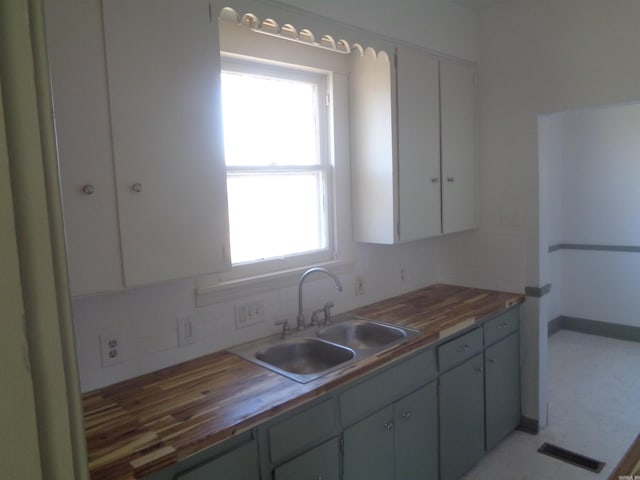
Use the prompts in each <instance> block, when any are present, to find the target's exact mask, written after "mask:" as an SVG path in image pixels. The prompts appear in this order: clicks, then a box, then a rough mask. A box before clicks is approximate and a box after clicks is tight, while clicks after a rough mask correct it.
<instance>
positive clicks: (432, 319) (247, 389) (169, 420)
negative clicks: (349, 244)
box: [83, 285, 524, 480]
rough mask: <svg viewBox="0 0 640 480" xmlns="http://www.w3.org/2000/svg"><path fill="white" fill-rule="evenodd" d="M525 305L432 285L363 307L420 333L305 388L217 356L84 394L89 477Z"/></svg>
mask: <svg viewBox="0 0 640 480" xmlns="http://www.w3.org/2000/svg"><path fill="white" fill-rule="evenodd" d="M523 301H524V296H523V295H520V294H515V293H503V292H496V291H489V290H479V289H473V288H465V287H458V286H451V285H433V286H430V287H427V288H423V289H420V290H417V291H414V292H411V293H407V294H404V295H401V296H398V297H394V298H390V299H387V300H383V301H381V302H377V303H375V304H372V305H369V306H366V307H363V308H359V309H357V310H354V311H352V312H350V313H354V314H357V315H361V316H364V317H367V318H371V319H376V320H382V321H385V322H389V323H395V324H398V325H400V326H404V327H411V328H415V329H417V330H420V331H421V332H422V335H419V336H417V337H415V338H412V339H411V340H408V341H407V342H405V343H403V344H400V345H397V346H395V347H392V348H390V349H388V350H385V351H383V352H381V353H379V354H377V355H374V356H371V357H369V358H366V359H363V360H362V361H360V362H356V363H354V364H351V365H349V366H347V367H345V368H343V369H340V370H337V371H334V372H331V373H329V374H328V375H325V376H324V377H321V378H319V379H317V380H314V381H312V382H309V383H306V384H300V383H297V382H294V381H293V380H289V379H288V378H285V377H284V376H282V375H279V374H277V373H274V372H272V371H270V370H267V369H265V368H262V367H260V366H258V365H254V364H253V363H251V362H248V361H247V360H243V359H242V358H240V357H238V356H236V355H234V354H232V353H230V352H227V351H221V352H216V353H212V354H210V355H205V356H203V357H199V358H196V359H194V360H190V361H188V362H185V363H181V364H179V365H175V366H172V367H169V368H165V369H162V370H158V371H156V372H153V373H149V374H146V375H143V376H140V377H137V378H133V379H131V380H126V381H124V382H121V383H117V384H114V385H110V386H108V387H104V388H101V389H99V390H95V391H92V392H89V393H86V394H85V395H84V396H83V405H84V421H85V430H86V437H87V446H88V455H89V469H90V471H91V478H92V479H94V480H97V479H108V480H121V479H122V480H125V479H126V480H128V479H134V478H140V477H142V476H144V475H148V474H149V473H151V472H154V471H156V470H159V469H161V468H163V467H165V466H167V465H171V464H173V463H176V462H179V461H181V460H184V459H185V458H187V457H189V456H191V455H193V454H195V453H197V452H200V451H202V450H204V449H206V448H207V447H210V446H212V445H214V444H216V443H218V442H221V441H223V440H225V439H228V438H230V437H232V436H233V435H235V434H237V433H239V432H243V431H246V430H248V429H250V428H253V427H255V426H257V425H259V424H261V423H263V422H265V421H267V420H269V419H271V418H273V417H275V416H277V415H279V414H281V413H283V412H285V411H288V410H291V409H292V408H294V407H297V406H299V405H301V404H303V403H305V402H307V401H309V400H311V399H313V398H316V397H318V396H320V395H323V394H324V393H326V392H328V391H330V390H333V389H335V388H336V387H339V386H341V385H344V384H345V383H347V382H349V381H351V380H354V379H356V378H358V377H360V376H362V375H364V374H367V373H370V372H371V371H373V370H374V369H376V368H378V367H381V366H382V365H385V364H387V363H388V362H389V361H391V360H395V359H398V358H401V357H404V356H406V355H408V354H410V353H411V352H413V351H415V350H416V349H418V348H420V347H424V346H426V345H429V344H432V343H435V342H437V341H439V340H441V339H443V338H446V337H448V336H450V335H452V334H454V333H455V332H457V331H460V330H463V329H465V328H467V327H469V326H472V325H474V324H477V323H480V322H482V321H483V320H485V319H487V318H488V317H490V316H493V315H495V314H497V313H500V312H502V311H504V310H505V309H507V308H509V307H511V306H513V305H516V304H518V303H522V302H523Z"/></svg>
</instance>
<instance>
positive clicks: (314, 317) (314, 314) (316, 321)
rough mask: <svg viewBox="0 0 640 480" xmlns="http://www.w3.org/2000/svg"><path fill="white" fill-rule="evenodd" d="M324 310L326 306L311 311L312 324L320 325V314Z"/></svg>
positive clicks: (314, 325) (313, 325)
mask: <svg viewBox="0 0 640 480" xmlns="http://www.w3.org/2000/svg"><path fill="white" fill-rule="evenodd" d="M322 312H324V308H319V309H317V310H314V311H313V312H311V326H312V327H317V326H318V325H320V320H319V319H318V314H319V313H322Z"/></svg>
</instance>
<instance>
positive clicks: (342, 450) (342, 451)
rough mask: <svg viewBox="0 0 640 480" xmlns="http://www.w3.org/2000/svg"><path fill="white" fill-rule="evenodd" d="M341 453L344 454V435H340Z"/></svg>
mask: <svg viewBox="0 0 640 480" xmlns="http://www.w3.org/2000/svg"><path fill="white" fill-rule="evenodd" d="M339 445H340V453H341V454H343V455H344V437H340V444H339Z"/></svg>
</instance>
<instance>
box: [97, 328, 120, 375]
mask: <svg viewBox="0 0 640 480" xmlns="http://www.w3.org/2000/svg"><path fill="white" fill-rule="evenodd" d="M122 354H123V350H122V336H121V335H120V332H109V333H103V334H100V363H101V365H102V368H104V367H110V366H111V365H117V364H118V363H122V361H123V356H122Z"/></svg>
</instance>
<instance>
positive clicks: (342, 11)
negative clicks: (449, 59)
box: [282, 0, 478, 61]
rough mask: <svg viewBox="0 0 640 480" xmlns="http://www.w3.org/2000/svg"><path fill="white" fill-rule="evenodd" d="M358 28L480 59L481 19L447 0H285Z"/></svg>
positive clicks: (441, 50)
mask: <svg viewBox="0 0 640 480" xmlns="http://www.w3.org/2000/svg"><path fill="white" fill-rule="evenodd" d="M282 3H286V4H289V5H292V6H295V7H299V8H302V9H305V10H308V11H309V12H313V13H316V14H318V15H322V16H325V17H328V18H331V19H334V20H338V21H340V22H344V23H347V24H350V25H353V26H356V27H359V28H364V29H366V30H369V31H372V32H376V33H378V34H381V35H386V36H388V37H391V38H395V39H400V40H403V41H405V42H409V43H414V44H416V45H419V46H422V47H425V48H429V49H431V50H435V51H438V52H439V53H443V54H448V55H452V56H455V57H459V58H464V59H466V60H472V61H475V60H477V58H478V21H477V15H476V14H475V13H473V12H472V11H471V10H468V9H466V8H463V7H460V6H459V5H455V4H453V3H451V2H449V1H448V0H395V1H393V2H390V1H388V0H368V1H367V2H363V1H362V0H323V1H317V0H282Z"/></svg>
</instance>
